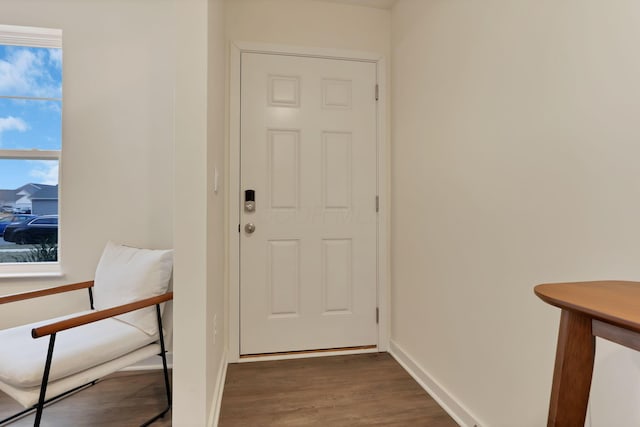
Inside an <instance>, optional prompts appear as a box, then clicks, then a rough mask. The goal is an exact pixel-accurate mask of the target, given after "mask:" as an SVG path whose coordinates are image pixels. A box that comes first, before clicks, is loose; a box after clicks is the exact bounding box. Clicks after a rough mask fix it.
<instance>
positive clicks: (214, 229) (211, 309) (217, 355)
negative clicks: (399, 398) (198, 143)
mask: <svg viewBox="0 0 640 427" xmlns="http://www.w3.org/2000/svg"><path fill="white" fill-rule="evenodd" d="M208 38H209V59H208V61H209V63H208V69H209V73H208V75H209V81H208V85H209V86H208V88H207V93H208V113H207V118H208V132H207V140H208V146H207V179H206V183H205V185H206V187H207V194H208V199H207V225H208V227H207V325H208V331H207V402H208V404H209V405H214V406H213V407H208V409H207V411H208V413H209V414H210V418H211V417H213V418H214V419H217V416H218V413H217V412H216V411H218V410H219V404H220V401H221V399H222V388H223V385H224V384H223V383H222V381H223V380H224V376H223V374H224V371H225V370H226V362H227V359H226V352H225V350H226V333H225V332H226V329H227V326H226V317H227V313H226V298H227V296H226V293H225V283H226V282H225V280H226V279H225V270H226V268H225V265H226V263H225V261H226V248H227V246H226V232H225V230H226V229H225V216H226V205H225V195H226V193H227V191H226V188H227V185H226V180H225V170H226V169H225V163H226V162H225V160H226V153H225V147H226V137H225V130H226V123H227V117H226V105H227V103H226V94H227V89H226V77H227V76H226V69H227V56H226V53H227V44H226V38H225V15H224V1H223V0H209V37H208ZM216 170H217V172H218V190H217V192H215V191H214V181H215V171H216Z"/></svg>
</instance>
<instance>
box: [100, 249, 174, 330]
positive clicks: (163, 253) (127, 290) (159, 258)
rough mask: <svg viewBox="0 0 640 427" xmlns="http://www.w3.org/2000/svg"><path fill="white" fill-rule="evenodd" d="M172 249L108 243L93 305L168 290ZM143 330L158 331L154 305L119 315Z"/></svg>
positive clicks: (102, 306)
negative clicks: (154, 248)
mask: <svg viewBox="0 0 640 427" xmlns="http://www.w3.org/2000/svg"><path fill="white" fill-rule="evenodd" d="M172 268H173V250H171V249H168V250H152V249H138V248H131V247H128V246H123V245H119V244H116V243H113V242H108V243H107V246H106V247H105V248H104V252H103V253H102V257H101V258H100V262H99V263H98V267H97V269H96V276H95V279H94V291H93V294H94V305H95V308H96V309H97V310H104V309H107V308H111V307H115V306H118V305H122V304H127V303H130V302H134V301H138V300H141V299H145V298H151V297H154V296H157V295H162V294H164V293H165V292H167V289H168V287H169V280H170V279H171V270H172ZM116 319H119V320H121V321H123V322H126V323H129V324H130V325H132V326H135V327H136V328H138V329H140V330H141V331H143V332H145V333H147V334H149V335H153V334H155V333H157V331H158V322H157V320H156V308H155V306H151V307H146V308H143V309H140V310H136V311H132V312H130V313H125V314H122V315H120V316H117V317H116Z"/></svg>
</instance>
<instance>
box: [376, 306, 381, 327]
mask: <svg viewBox="0 0 640 427" xmlns="http://www.w3.org/2000/svg"><path fill="white" fill-rule="evenodd" d="M378 323H380V309H379V308H378V307H376V325H377V324H378Z"/></svg>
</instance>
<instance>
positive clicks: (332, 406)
mask: <svg viewBox="0 0 640 427" xmlns="http://www.w3.org/2000/svg"><path fill="white" fill-rule="evenodd" d="M219 425H220V426H221V427H234V426H242V427H251V426H260V427H263V426H282V427H287V426H325V427H326V426H330V427H340V426H405V427H406V426H411V427H413V426H429V427H454V426H457V424H456V423H455V422H454V421H453V419H452V418H451V417H449V415H447V413H446V412H444V410H442V408H440V407H439V406H438V404H437V403H436V402H435V401H434V400H433V399H432V398H431V397H430V396H429V395H428V394H427V393H426V392H425V391H424V390H423V389H422V388H421V387H420V386H419V385H418V384H417V383H416V382H415V381H414V380H413V379H412V378H411V377H410V376H409V375H408V374H407V373H406V371H404V369H402V367H401V366H400V365H398V363H397V362H396V361H395V360H394V359H393V358H392V357H391V356H390V355H389V354H387V353H372V354H364V355H352V356H335V357H318V358H312V359H297V360H286V361H276V362H256V363H241V364H231V365H229V367H228V370H227V379H226V384H225V388H224V394H223V397H222V409H221V414H220V424H219Z"/></svg>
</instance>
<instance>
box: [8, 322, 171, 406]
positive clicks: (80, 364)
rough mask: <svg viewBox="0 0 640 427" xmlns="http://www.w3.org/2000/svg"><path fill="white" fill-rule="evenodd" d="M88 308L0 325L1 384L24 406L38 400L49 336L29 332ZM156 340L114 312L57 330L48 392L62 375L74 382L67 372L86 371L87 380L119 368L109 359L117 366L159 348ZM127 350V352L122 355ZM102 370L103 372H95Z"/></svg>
mask: <svg viewBox="0 0 640 427" xmlns="http://www.w3.org/2000/svg"><path fill="white" fill-rule="evenodd" d="M91 312H92V311H84V312H81V313H74V314H73V315H69V316H63V317H59V318H57V319H50V320H47V321H46V322H37V323H33V324H30V325H23V326H18V327H15V328H11V329H5V330H2V331H0V343H2V345H1V346H0V390H3V391H5V392H6V393H7V394H9V395H11V396H12V397H14V398H15V399H16V400H17V401H18V402H20V403H21V404H22V405H23V406H25V407H29V406H32V405H34V404H35V403H36V402H37V400H38V394H39V390H40V383H41V381H42V374H43V371H44V366H45V361H46V357H47V348H48V345H49V337H48V336H47V337H42V338H37V339H34V338H32V337H31V329H32V328H34V327H38V326H42V325H44V324H46V323H52V322H53V321H59V320H65V319H68V318H70V317H75V316H78V315H82V314H87V313H91ZM157 340H158V336H157V333H156V334H154V335H148V334H146V333H144V332H142V331H141V330H140V329H138V328H136V327H135V326H132V325H130V324H128V323H125V322H123V321H120V320H118V319H115V318H109V319H105V320H100V321H98V322H95V323H90V324H87V325H84V326H82V327H78V328H72V329H68V330H65V331H60V332H59V333H58V334H57V335H56V345H55V351H54V352H53V361H52V364H51V371H50V374H49V386H48V388H47V395H48V396H55V395H57V394H59V392H58V393H56V390H57V389H58V388H59V387H56V386H55V384H56V383H57V382H61V381H64V380H65V379H68V380H67V381H70V380H73V381H71V383H72V384H78V381H80V380H79V379H78V378H71V377H73V376H74V375H75V376H77V375H78V374H81V376H82V375H84V376H86V377H87V378H86V381H85V382H91V381H93V380H95V379H98V378H100V377H101V376H103V375H104V374H105V373H110V372H113V371H114V370H117V369H119V368H115V369H114V367H113V366H110V364H109V362H112V361H116V362H117V363H118V364H119V365H122V366H121V367H125V366H128V365H131V364H132V363H136V362H137V361H139V360H143V359H145V358H147V357H149V356H152V355H153V354H158V353H159V352H160V346H159V345H157V344H154V342H156V341H157ZM125 355H128V357H125V358H123V356H125ZM132 359H135V360H133V361H132ZM105 368H108V369H105ZM103 370H104V371H105V372H102V373H101V372H98V371H103ZM60 389H64V387H60Z"/></svg>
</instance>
